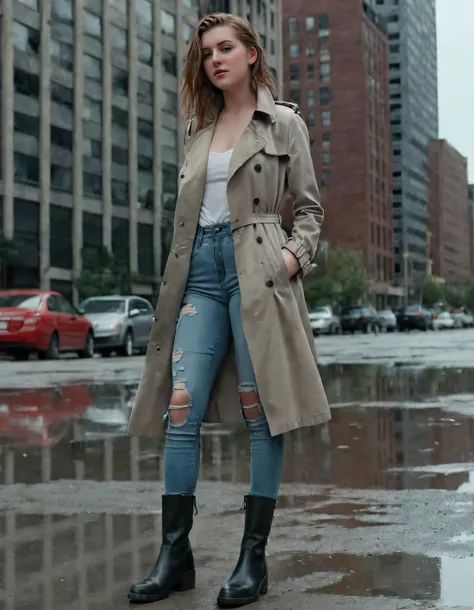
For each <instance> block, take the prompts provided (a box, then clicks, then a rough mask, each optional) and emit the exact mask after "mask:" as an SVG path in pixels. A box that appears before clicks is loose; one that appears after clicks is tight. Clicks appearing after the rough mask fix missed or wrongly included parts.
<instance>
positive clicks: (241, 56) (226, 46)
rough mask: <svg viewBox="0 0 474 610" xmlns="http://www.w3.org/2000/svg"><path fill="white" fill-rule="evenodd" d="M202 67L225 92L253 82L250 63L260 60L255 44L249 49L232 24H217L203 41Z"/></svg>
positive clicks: (216, 85) (204, 35) (213, 82)
mask: <svg viewBox="0 0 474 610" xmlns="http://www.w3.org/2000/svg"><path fill="white" fill-rule="evenodd" d="M201 48H202V57H203V67H204V71H205V73H206V76H207V78H208V79H209V80H210V81H211V83H212V84H213V85H214V86H215V87H217V88H218V89H222V90H223V91H225V90H229V89H234V88H236V87H240V86H242V84H243V83H245V82H250V66H251V65H252V64H254V63H255V61H256V59H257V51H256V49H255V48H254V47H252V48H250V49H248V48H247V47H246V46H244V45H243V44H242V43H241V42H240V40H239V39H238V38H237V36H236V34H235V31H234V29H233V28H232V27H229V26H216V27H215V28H212V29H211V30H208V31H207V32H205V33H204V34H203V36H202V40H201Z"/></svg>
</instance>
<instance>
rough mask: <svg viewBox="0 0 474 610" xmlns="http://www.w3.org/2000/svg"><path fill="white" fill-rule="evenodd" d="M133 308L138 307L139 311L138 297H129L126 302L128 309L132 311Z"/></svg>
mask: <svg viewBox="0 0 474 610" xmlns="http://www.w3.org/2000/svg"><path fill="white" fill-rule="evenodd" d="M134 309H138V311H140V301H139V300H138V299H130V301H129V302H128V311H129V312H130V311H133V310H134Z"/></svg>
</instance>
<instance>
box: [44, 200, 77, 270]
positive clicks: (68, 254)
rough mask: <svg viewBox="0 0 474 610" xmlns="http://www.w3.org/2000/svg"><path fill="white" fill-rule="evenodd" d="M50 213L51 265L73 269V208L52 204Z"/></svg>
mask: <svg viewBox="0 0 474 610" xmlns="http://www.w3.org/2000/svg"><path fill="white" fill-rule="evenodd" d="M49 214H50V216H49V224H50V230H49V256H50V262H51V266H52V267H59V268H61V269H72V210H71V208H65V207H62V206H59V205H51V206H50V208H49Z"/></svg>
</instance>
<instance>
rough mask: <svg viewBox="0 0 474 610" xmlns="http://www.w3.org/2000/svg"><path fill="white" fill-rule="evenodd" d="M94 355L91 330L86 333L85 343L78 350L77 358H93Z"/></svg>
mask: <svg viewBox="0 0 474 610" xmlns="http://www.w3.org/2000/svg"><path fill="white" fill-rule="evenodd" d="M93 357H94V336H93V334H92V333H91V332H89V333H87V338H86V344H85V345H84V348H83V349H81V351H80V352H79V358H93Z"/></svg>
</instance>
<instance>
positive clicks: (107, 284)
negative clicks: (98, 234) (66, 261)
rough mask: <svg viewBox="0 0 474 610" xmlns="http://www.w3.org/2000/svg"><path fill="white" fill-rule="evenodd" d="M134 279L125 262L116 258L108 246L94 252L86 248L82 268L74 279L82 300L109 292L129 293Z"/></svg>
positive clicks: (83, 253)
mask: <svg viewBox="0 0 474 610" xmlns="http://www.w3.org/2000/svg"><path fill="white" fill-rule="evenodd" d="M134 279H135V278H134V277H133V276H132V275H131V274H130V272H129V271H128V269H126V267H125V266H124V265H123V263H121V262H120V261H117V260H115V259H114V257H113V256H112V255H111V254H110V252H109V251H108V250H107V248H101V249H100V250H96V251H93V252H91V251H90V250H87V249H84V250H83V251H82V269H81V272H80V274H79V276H78V277H77V278H76V279H75V280H74V285H75V287H76V288H77V291H78V292H79V299H80V300H81V301H82V300H84V299H87V298H89V297H95V296H101V295H107V294H129V293H130V292H131V291H132V283H133V281H134Z"/></svg>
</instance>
